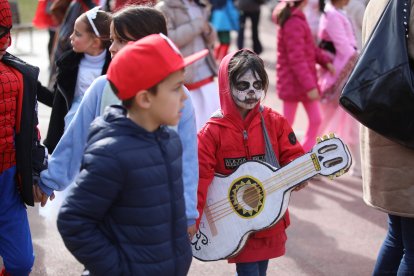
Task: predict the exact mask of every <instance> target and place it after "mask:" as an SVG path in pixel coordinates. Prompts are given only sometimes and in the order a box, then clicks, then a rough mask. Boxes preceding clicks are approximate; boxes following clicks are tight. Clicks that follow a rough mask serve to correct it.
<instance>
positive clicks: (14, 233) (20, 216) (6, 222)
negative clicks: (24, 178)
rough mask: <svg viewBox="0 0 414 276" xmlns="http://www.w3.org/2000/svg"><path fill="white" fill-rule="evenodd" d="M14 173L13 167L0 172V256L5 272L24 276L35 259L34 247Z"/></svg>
mask: <svg viewBox="0 0 414 276" xmlns="http://www.w3.org/2000/svg"><path fill="white" fill-rule="evenodd" d="M15 175H16V167H13V168H10V169H8V170H6V171H4V172H3V173H1V174H0V256H2V258H3V263H4V266H5V268H6V272H7V273H10V274H11V275H13V276H23V275H24V276H27V275H29V273H30V271H31V269H32V266H33V262H34V255H33V246H32V238H31V235H30V228H29V222H28V219H27V213H26V208H25V206H24V204H23V202H22V200H21V198H20V196H19V194H18V192H17V188H16V183H15Z"/></svg>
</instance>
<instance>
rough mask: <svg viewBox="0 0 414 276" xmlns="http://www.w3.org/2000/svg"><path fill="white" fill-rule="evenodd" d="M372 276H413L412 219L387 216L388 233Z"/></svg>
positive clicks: (413, 240)
mask: <svg viewBox="0 0 414 276" xmlns="http://www.w3.org/2000/svg"><path fill="white" fill-rule="evenodd" d="M373 275H375V276H377V275H398V276H403V275H414V218H408V217H400V216H394V215H388V233H387V236H386V237H385V240H384V243H383V244H382V246H381V249H380V252H379V254H378V258H377V263H376V264H375V268H374V272H373Z"/></svg>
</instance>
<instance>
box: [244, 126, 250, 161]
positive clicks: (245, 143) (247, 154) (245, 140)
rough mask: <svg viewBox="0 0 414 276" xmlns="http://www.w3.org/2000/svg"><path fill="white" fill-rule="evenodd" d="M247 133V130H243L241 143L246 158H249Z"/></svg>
mask: <svg viewBox="0 0 414 276" xmlns="http://www.w3.org/2000/svg"><path fill="white" fill-rule="evenodd" d="M248 140H249V135H248V134H247V130H245V129H244V130H243V143H244V149H245V150H246V159H247V160H250V159H251V158H250V150H249V141H248Z"/></svg>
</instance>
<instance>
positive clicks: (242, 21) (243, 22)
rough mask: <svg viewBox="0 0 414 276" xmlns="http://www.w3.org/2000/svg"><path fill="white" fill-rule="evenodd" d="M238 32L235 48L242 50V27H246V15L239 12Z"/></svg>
mask: <svg viewBox="0 0 414 276" xmlns="http://www.w3.org/2000/svg"><path fill="white" fill-rule="evenodd" d="M239 24H240V26H239V32H238V34H237V48H239V49H242V48H243V47H244V27H245V25H246V13H245V12H244V11H240V17H239Z"/></svg>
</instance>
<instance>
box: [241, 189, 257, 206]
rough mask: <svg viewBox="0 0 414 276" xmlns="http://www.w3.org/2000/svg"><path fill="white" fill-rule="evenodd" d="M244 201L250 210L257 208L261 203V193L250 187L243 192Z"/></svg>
mask: <svg viewBox="0 0 414 276" xmlns="http://www.w3.org/2000/svg"><path fill="white" fill-rule="evenodd" d="M243 201H244V203H246V204H247V205H248V206H249V207H250V208H256V206H257V204H258V203H259V193H258V191H257V189H255V188H254V187H248V188H247V189H245V190H244V192H243Z"/></svg>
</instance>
